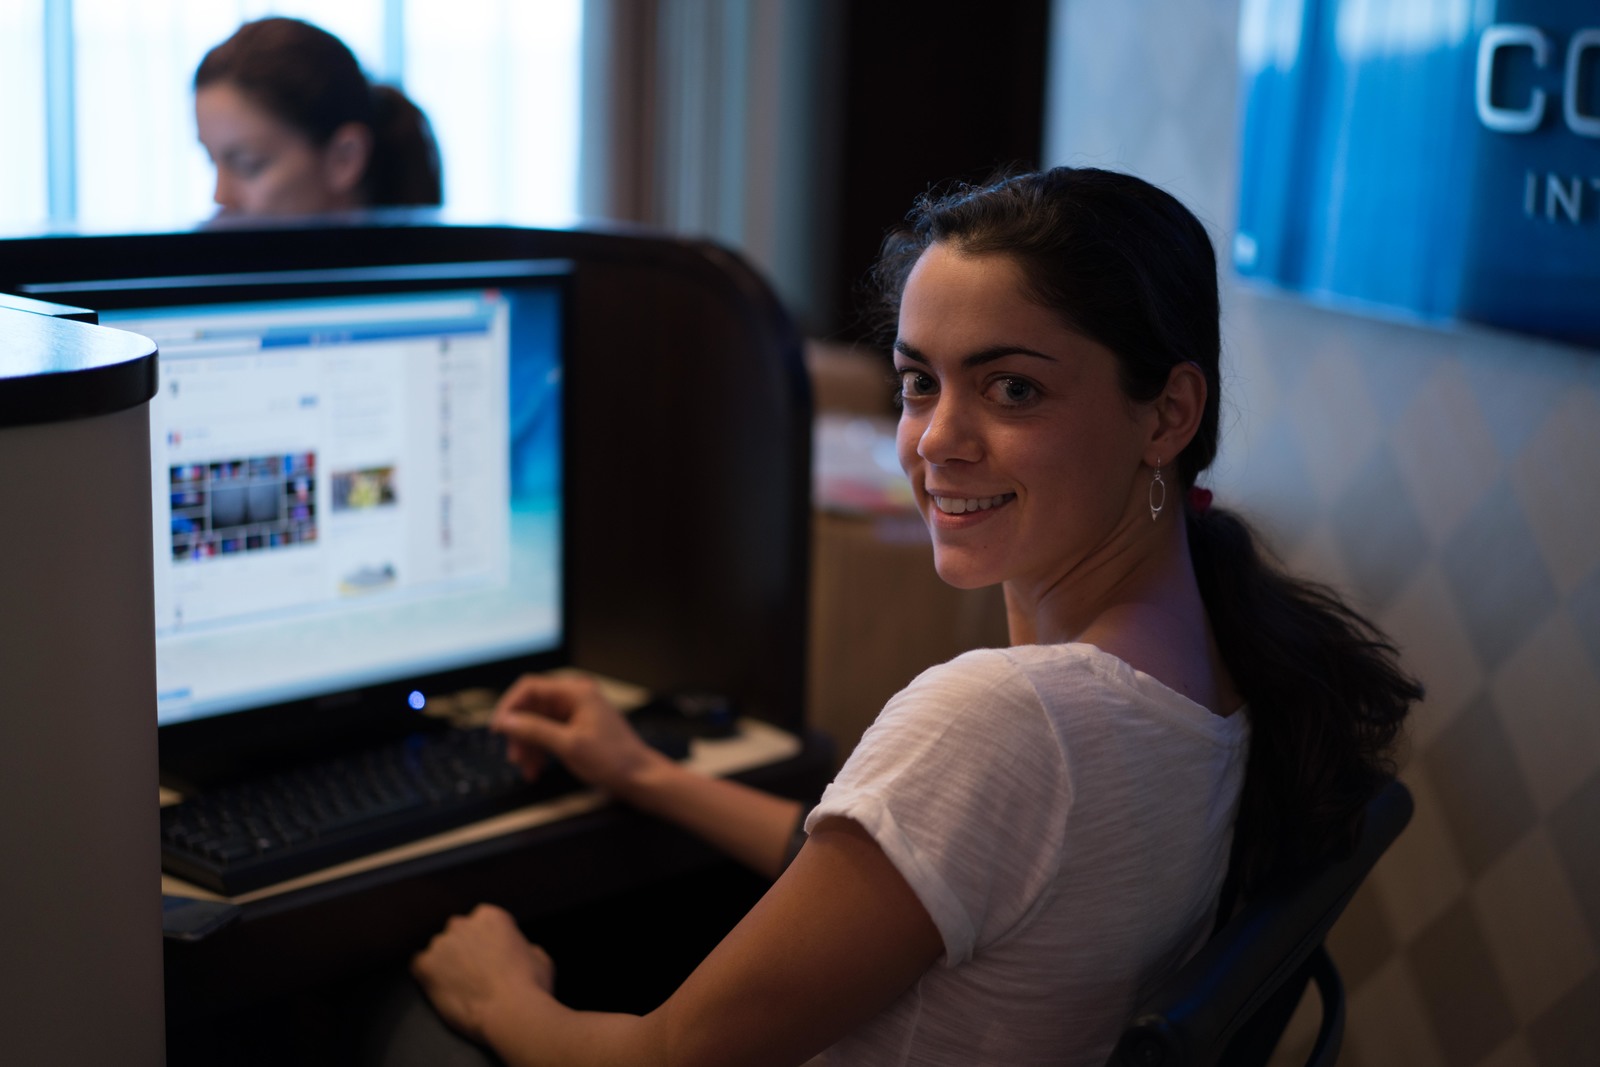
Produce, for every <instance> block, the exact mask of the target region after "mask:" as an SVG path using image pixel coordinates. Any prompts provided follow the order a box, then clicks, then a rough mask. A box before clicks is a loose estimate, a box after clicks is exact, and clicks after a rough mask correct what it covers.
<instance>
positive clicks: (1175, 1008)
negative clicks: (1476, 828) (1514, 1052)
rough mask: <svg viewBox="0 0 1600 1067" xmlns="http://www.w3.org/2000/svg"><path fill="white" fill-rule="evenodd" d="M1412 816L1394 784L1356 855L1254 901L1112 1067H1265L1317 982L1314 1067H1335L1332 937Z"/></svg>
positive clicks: (1170, 982) (1148, 1008)
mask: <svg viewBox="0 0 1600 1067" xmlns="http://www.w3.org/2000/svg"><path fill="white" fill-rule="evenodd" d="M1411 812H1412V801H1411V794H1410V792H1409V791H1407V789H1406V787H1405V786H1404V785H1402V784H1400V783H1399V782H1398V781H1393V782H1390V783H1389V784H1388V785H1387V786H1385V787H1384V788H1383V790H1382V791H1381V792H1379V793H1378V795H1377V796H1376V797H1374V798H1373V799H1372V800H1371V801H1370V802H1369V803H1368V805H1367V813H1366V820H1365V824H1364V825H1363V826H1362V829H1361V836H1360V838H1359V840H1358V841H1357V842H1356V847H1355V849H1354V850H1353V852H1352V854H1351V855H1350V856H1348V857H1347V858H1345V859H1342V860H1339V861H1336V862H1333V863H1330V864H1328V865H1327V866H1325V867H1323V868H1322V869H1321V870H1319V871H1317V872H1316V873H1314V874H1312V875H1311V876H1309V877H1305V878H1301V879H1298V880H1295V881H1292V882H1289V883H1283V884H1278V885H1275V886H1271V887H1269V888H1267V889H1264V890H1263V891H1262V892H1260V893H1258V894H1257V895H1256V896H1255V897H1254V899H1252V900H1250V901H1248V902H1247V903H1246V904H1245V906H1244V907H1243V908H1242V909H1240V911H1239V913H1238V914H1236V915H1235V916H1234V917H1233V918H1232V919H1230V920H1229V921H1228V922H1227V923H1226V924H1225V925H1224V926H1223V927H1222V929H1221V930H1219V931H1217V933H1216V934H1215V935H1214V936H1213V937H1212V938H1211V940H1209V941H1207V942H1206V944H1205V945H1204V946H1203V947H1202V948H1201V949H1200V951H1199V952H1198V953H1196V954H1195V955H1194V957H1193V958H1192V959H1190V960H1189V961H1188V962H1187V963H1185V964H1184V965H1183V966H1182V967H1181V968H1179V969H1178V971H1177V972H1176V973H1175V974H1173V975H1172V977H1171V978H1169V979H1167V980H1166V982H1164V983H1163V984H1162V985H1161V987H1160V988H1159V989H1157V990H1156V991H1155V992H1154V993H1153V994H1151V995H1150V996H1149V997H1147V998H1146V999H1145V1000H1144V1002H1143V1003H1141V1004H1140V1005H1139V1006H1138V1008H1137V1009H1136V1010H1135V1011H1134V1013H1133V1015H1132V1017H1131V1020H1130V1022H1129V1023H1128V1025H1127V1027H1126V1028H1125V1029H1124V1030H1123V1032H1122V1036H1121V1038H1120V1039H1118V1041H1117V1044H1116V1047H1115V1049H1113V1051H1112V1053H1111V1060H1110V1064H1109V1067H1210V1065H1212V1064H1219V1065H1224V1067H1262V1065H1264V1064H1265V1063H1266V1062H1267V1060H1268V1058H1269V1057H1270V1056H1271V1055H1272V1051H1273V1049H1274V1048H1275V1047H1276V1045H1277V1043H1278V1039H1279V1038H1280V1037H1282V1035H1283V1030H1284V1028H1285V1027H1286V1026H1287V1025H1288V1023H1289V1016H1290V1015H1291V1014H1293V1012H1294V1009H1295V1007H1296V1005H1297V1004H1298V1003H1299V1001H1300V997H1301V994H1302V993H1303V992H1304V991H1305V988H1306V985H1307V983H1308V982H1315V983H1316V985H1317V991H1318V994H1319V995H1320V997H1321V999H1322V1024H1321V1026H1320V1027H1319V1029H1318V1031H1317V1037H1316V1042H1315V1043H1314V1045H1313V1046H1312V1050H1311V1053H1310V1056H1309V1058H1308V1059H1307V1061H1306V1063H1307V1067H1331V1065H1332V1064H1333V1062H1334V1060H1335V1059H1336V1058H1337V1057H1338V1055H1339V1044H1340V1041H1341V1039H1342V1037H1343V1035H1344V1015H1345V1005H1344V986H1343V984H1342V983H1341V982H1340V980H1339V972H1338V970H1337V969H1336V968H1335V967H1334V964H1333V960H1332V959H1331V958H1330V957H1329V956H1328V952H1327V949H1326V948H1325V947H1324V945H1323V938H1325V937H1326V936H1327V934H1328V930H1329V928H1331V927H1332V926H1333V923H1334V920H1336V919H1338V918H1339V915H1340V914H1341V913H1342V912H1343V911H1344V908H1345V905H1346V904H1348V903H1349V902H1350V898H1351V896H1353V895H1354V894H1355V891H1356V889H1357V887H1359V886H1360V885H1361V882H1362V880H1363V879H1365V878H1366V876H1367V873H1368V872H1369V871H1371V870H1372V866H1373V864H1374V863H1376V862H1377V861H1378V857H1379V856H1381V855H1383V853H1384V851H1385V850H1386V849H1388V847H1389V845H1390V844H1391V843H1392V842H1393V841H1394V839H1395V838H1396V837H1399V836H1400V831H1401V830H1403V829H1405V826H1406V823H1407V822H1409V821H1410V820H1411Z"/></svg>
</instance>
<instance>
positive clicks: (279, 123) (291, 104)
mask: <svg viewBox="0 0 1600 1067" xmlns="http://www.w3.org/2000/svg"><path fill="white" fill-rule="evenodd" d="M194 88H195V121H196V125H197V126H198V128H199V135H200V143H201V144H202V145H204V146H205V149H206V152H207V153H208V154H209V155H210V156H211V162H212V163H213V164H214V165H215V166H216V168H217V185H216V191H215V193H214V194H213V199H214V200H215V201H216V203H217V206H218V207H219V209H220V214H222V215H224V216H293V215H320V214H326V213H329V212H340V211H354V210H359V209H361V208H366V207H390V206H436V205H438V204H439V203H440V202H441V201H442V199H443V195H442V194H443V182H442V178H441V174H440V164H439V149H438V145H437V143H436V142H435V140H434V137H433V130H432V128H431V127H430V126H429V124H428V119H427V116H425V115H424V114H423V113H422V111H421V110H420V109H419V108H418V107H417V106H416V105H415V104H413V103H412V102H411V101H410V100H409V99H408V98H407V97H406V95H405V94H404V93H402V92H401V91H400V90H399V89H396V88H394V87H393V86H388V85H374V84H372V83H371V82H369V81H368V80H367V77H366V75H365V74H363V73H362V71H361V66H360V64H359V63H357V62H356V57H355V55H354V54H353V53H351V51H350V49H349V48H348V47H346V45H345V44H344V42H343V41H341V40H339V38H337V37H335V36H334V35H333V34H331V33H328V32H327V31H326V30H322V29H319V28H317V27H316V26H313V25H311V24H310V23H307V22H302V21H300V20H299V19H291V18H265V19H260V20H257V21H255V22H247V23H245V24H244V25H243V26H241V27H239V29H238V30H237V31H236V32H235V33H234V34H233V36H231V37H229V38H228V39H227V40H226V41H223V42H222V43H221V44H219V45H217V46H216V47H215V48H212V49H211V51H209V52H207V53H206V56H205V58H204V59H203V60H201V62H200V66H199V68H198V69H197V70H196V71H195V76H194Z"/></svg>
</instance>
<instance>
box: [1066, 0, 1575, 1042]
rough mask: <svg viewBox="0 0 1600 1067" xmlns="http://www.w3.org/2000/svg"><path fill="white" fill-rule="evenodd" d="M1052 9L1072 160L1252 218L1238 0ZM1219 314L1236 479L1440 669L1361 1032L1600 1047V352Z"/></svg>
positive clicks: (1260, 313) (1342, 937)
mask: <svg viewBox="0 0 1600 1067" xmlns="http://www.w3.org/2000/svg"><path fill="white" fill-rule="evenodd" d="M1055 16H1056V18H1055V26H1054V28H1053V35H1054V42H1053V48H1054V50H1053V53H1052V87H1051V92H1052V100H1051V102H1052V105H1053V107H1052V110H1051V112H1050V128H1049V130H1048V132H1047V142H1048V146H1049V147H1048V152H1049V155H1050V161H1051V162H1057V163H1080V164H1081V163H1089V164H1094V165H1099V166H1110V167H1116V168H1119V169H1126V170H1130V171H1133V172H1134V173H1137V174H1140V175H1141V176H1143V177H1146V178H1149V179H1150V180H1152V181H1155V182H1157V183H1158V184H1161V185H1163V186H1164V187H1166V188H1167V189H1169V190H1171V191H1172V192H1173V193H1175V194H1176V195H1178V196H1179V197H1180V198H1182V199H1183V200H1185V202H1187V203H1188V204H1189V205H1190V206H1191V207H1192V208H1194V209H1195V210H1196V212H1197V213H1198V214H1199V215H1200V216H1201V218H1202V219H1203V220H1205V221H1206V222H1207V224H1208V225H1209V226H1210V228H1211V231H1212V237H1213V240H1215V241H1216V243H1217V245H1218V247H1219V248H1220V249H1227V248H1228V247H1230V244H1231V240H1232V220H1233V217H1234V213H1235V209H1234V197H1235V189H1236V183H1237V162H1236V153H1237V129H1236V121H1237V103H1236V97H1235V92H1236V84H1237V78H1236V74H1235V64H1234V60H1235V30H1236V26H1237V17H1238V4H1237V3H1236V2H1232V0H1204V2H1192V0H1057V4H1056V8H1055ZM1224 316H1225V345H1226V350H1225V366H1224V374H1225V378H1224V388H1225V389H1226V390H1228V393H1227V395H1226V396H1225V398H1224V399H1225V405H1226V407H1225V418H1226V419H1227V422H1226V423H1225V434H1226V440H1225V445H1224V451H1223V454H1222V456H1221V458H1220V459H1219V462H1218V464H1217V466H1216V468H1215V469H1214V472H1213V473H1214V477H1213V487H1214V488H1215V490H1216V493H1217V498H1218V502H1219V503H1224V504H1230V505H1233V506H1236V507H1239V508H1241V509H1242V510H1244V511H1246V512H1247V513H1248V514H1250V515H1251V516H1252V517H1253V518H1255V519H1256V520H1257V521H1258V523H1259V524H1260V525H1261V527H1262V529H1263V530H1264V531H1265V532H1267V534H1268V535H1269V537H1270V538H1271V539H1272V541H1273V543H1274V544H1275V546H1276V548H1277V549H1278V550H1279V552H1280V553H1281V554H1282V555H1283V556H1284V557H1285V559H1286V560H1288V561H1289V562H1290V563H1291V564H1292V565H1293V566H1295V567H1297V568H1299V569H1302V570H1303V571H1306V572H1309V573H1311V574H1313V575H1315V576H1317V577H1320V578H1322V579H1324V580H1328V581H1331V582H1333V583H1335V584H1336V585H1338V586H1340V587H1341V588H1342V589H1344V590H1345V591H1346V592H1347V594H1348V595H1350V596H1351V598H1352V599H1353V600H1354V601H1355V602H1356V603H1357V604H1359V605H1360V606H1361V607H1362V608H1363V609H1364V610H1366V611H1368V612H1369V613H1371V614H1372V615H1373V616H1374V617H1375V618H1376V619H1377V620H1378V621H1379V622H1380V624H1381V625H1383V626H1384V627H1385V628H1386V629H1387V630H1388V631H1389V633H1390V635H1391V636H1392V637H1394V638H1395V639H1396V640H1397V642H1398V643H1399V644H1400V645H1401V647H1402V649H1403V650H1404V655H1405V658H1406V660H1407V662H1408V664H1409V666H1410V667H1411V668H1412V669H1413V670H1414V671H1415V672H1416V673H1418V674H1419V675H1420V676H1421V677H1422V678H1423V680H1424V681H1425V682H1426V683H1427V685H1428V688H1429V695H1428V699H1427V701H1426V703H1425V704H1424V705H1423V706H1422V707H1421V708H1420V709H1419V711H1418V713H1417V715H1416V719H1415V721H1414V723H1413V725H1412V730H1411V740H1410V750H1409V752H1408V754H1407V757H1406V763H1405V770H1404V777H1405V779H1406V781H1407V782H1408V784H1409V785H1410V787H1411V789H1412V791H1413V793H1414V794H1415V796H1416V800H1417V815H1416V818H1415V820H1414V822H1413V823H1412V825H1411V827H1410V829H1408V830H1407V832H1406V833H1405V835H1404V836H1403V837H1402V838H1401V839H1400V841H1399V842H1398V843H1397V845H1396V846H1395V848H1394V850H1393V851H1392V852H1391V853H1390V854H1389V855H1388V856H1387V857H1385V859H1384V860H1383V861H1382V863H1381V864H1380V866H1379V867H1378V869H1377V871H1375V872H1374V876H1373V878H1372V879H1371V880H1370V881H1369V882H1368V884H1367V885H1366V886H1365V887H1364V888H1363V889H1362V891H1361V892H1360V894H1358V896H1357V897H1356V899H1355V900H1354V902H1353V903H1352V905H1351V907H1350V910H1349V912H1348V914H1347V915H1346V916H1345V918H1344V919H1343V920H1341V922H1340V925H1339V926H1338V928H1337V929H1336V930H1335V932H1334V935H1333V938H1332V942H1331V947H1332V949H1333V952H1334V955H1335V956H1336V958H1337V959H1338V961H1339V964H1340V968H1341V971H1342V972H1343V974H1344V977H1345V979H1346V984H1347V989H1348V991H1349V995H1350V1020H1349V1029H1348V1032H1347V1036H1346V1042H1345V1052H1344V1054H1343V1056H1342V1058H1341V1061H1340V1062H1341V1063H1343V1064H1351V1065H1359V1067H1387V1065H1395V1067H1402V1065H1403V1067H1432V1065H1440V1067H1455V1065H1461V1067H1513V1065H1533V1067H1567V1065H1577V1064H1584V1065H1589V1064H1592V1063H1594V1062H1596V1056H1595V1053H1594V1038H1593V1035H1592V1033H1591V1031H1592V1028H1593V1026H1594V1024H1595V1022H1596V1020H1600V478H1597V477H1596V474H1597V470H1600V464H1597V462H1596V458H1595V457H1596V456H1597V455H1600V352H1596V351H1585V350H1577V349H1572V348H1566V347H1563V346H1561V345H1557V344H1553V343H1550V342H1547V341H1541V340H1536V339H1530V338H1524V337H1520V336H1516V335H1511V334H1504V333H1496V332H1492V331H1487V330H1480V329H1461V330H1437V329H1430V328H1423V327H1418V326H1415V325H1410V324H1406V323H1402V322H1397V321H1381V320H1378V319H1373V318H1364V317H1357V316H1355V315H1350V314H1343V313H1340V312H1337V311H1332V310H1327V309H1324V308H1319V307H1314V306H1312V305H1309V304H1306V303H1304V302H1302V301H1299V300H1297V299H1295V298H1293V297H1289V296H1285V295H1280V294H1274V293H1269V292H1266V291H1262V290H1259V289H1254V288H1248V287H1245V286H1243V285H1239V284H1234V283H1232V282H1231V281H1230V282H1229V283H1228V284H1227V287H1226V290H1225V292H1224ZM1308 1021H1309V1016H1308ZM1303 1029H1304V1028H1303V1027H1299V1028H1297V1031H1300V1032H1302V1034H1303ZM1286 1059H1287V1058H1286Z"/></svg>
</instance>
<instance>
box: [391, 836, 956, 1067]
mask: <svg viewBox="0 0 1600 1067" xmlns="http://www.w3.org/2000/svg"><path fill="white" fill-rule="evenodd" d="M943 950H944V943H943V940H942V938H941V936H940V933H939V930H938V928H937V927H936V926H935V925H934V923H933V920H932V919H931V918H930V917H929V914H928V912H927V911H926V910H925V909H924V907H923V905H922V903H921V902H920V900H919V899H918V898H917V896H916V894H915V893H914V892H913V890H912V889H911V887H910V886H909V885H908V884H907V882H906V881H905V879H904V878H903V877H902V876H901V875H900V873H899V871H898V870H896V868H895V867H894V865H893V864H892V863H891V862H890V861H889V859H888V857H887V856H885V855H884V853H883V851H882V850H881V849H880V848H879V847H878V845H877V843H876V842H875V841H874V840H873V839H872V837H871V836H870V835H868V834H867V832H866V831H865V830H863V829H861V828H860V827H859V826H857V825H856V824H854V823H852V822H850V821H848V820H845V819H840V818H831V819H825V820H823V821H822V823H821V824H820V825H819V826H818V827H817V828H816V832H815V833H814V834H813V835H812V836H811V838H810V839H809V840H808V841H807V842H806V845H805V847H804V848H803V849H801V850H800V855H799V857H798V858H796V860H795V862H794V863H793V865H791V866H790V867H789V868H788V870H786V871H785V872H784V874H783V876H782V877H781V878H779V879H778V881H777V883H776V884H775V885H774V886H773V887H772V888H771V889H770V890H769V891H768V892H767V894H766V895H765V896H764V897H762V899H761V900H760V901H759V902H758V903H757V904H756V906H755V908H753V909H752V910H751V912H750V914H749V915H747V916H746V917H745V918H744V919H743V920H742V921H741V922H740V923H739V925H738V926H737V927H735V928H734V930H733V932H732V933H730V934H729V935H728V937H727V938H725V939H724V940H723V942H722V943H721V944H720V945H718V946H717V948H716V949H714V950H713V951H712V953H711V954H710V955H709V956H708V957H706V959H705V961H704V962H703V963H701V965H700V966H699V967H698V968H696V970H695V972H694V973H693V974H692V975H690V976H689V978H688V979H687V980H686V981H685V982H684V984H683V985H682V986H681V987H680V988H679V989H678V991H677V992H676V993H674V994H673V995H672V996H671V998H669V999H668V1000H667V1002H666V1003H665V1004H663V1005H662V1006H661V1007H660V1008H657V1009H656V1010H655V1011H653V1012H651V1013H650V1014H649V1015H646V1016H643V1017H639V1016H631V1015H620V1014H612V1013H598V1012H584V1011H574V1010H572V1009H570V1008H567V1007H564V1006H563V1005H562V1004H560V1003H559V1002H557V1001H556V1000H555V999H554V998H553V997H551V996H550V993H549V990H550V987H551V984H552V982H551V971H550V963H549V959H548V957H546V956H545V955H544V953H543V952H541V951H540V950H539V949H537V948H535V947H534V946H531V945H529V944H528V943H527V942H526V941H525V940H523V939H522V937H521V935H520V934H519V933H518V932H517V930H516V927H515V924H514V923H513V922H512V921H511V918H510V916H508V915H507V914H506V913H504V912H502V911H500V910H499V909H497V908H489V907H482V908H479V909H478V910H477V911H475V912H474V913H473V914H472V915H471V916H468V917H465V918H457V919H453V920H451V923H450V925H449V926H448V927H447V928H446V929H445V931H444V932H443V933H441V934H440V935H439V936H438V937H436V938H435V939H434V940H433V942H432V944H430V945H429V947H428V949H427V951H425V952H423V953H422V954H421V955H419V956H418V957H417V958H416V960H415V961H414V962H413V964H412V970H413V972H414V973H415V974H416V976H417V978H418V980H419V981H420V982H421V983H422V987H423V989H424V990H425V991H426V992H427V994H428V996H429V998H430V999H431V1000H432V1001H433V1003H434V1005H435V1006H436V1007H437V1008H438V1009H439V1011H440V1012H441V1014H442V1015H443V1016H444V1018H445V1020H446V1021H447V1022H449V1023H450V1025H452V1026H454V1027H456V1028H457V1029H459V1030H461V1031H462V1032H464V1033H466V1034H467V1035H468V1036H470V1037H473V1038H476V1039H478V1040H480V1041H484V1042H486V1043H488V1044H489V1045H491V1046H492V1047H493V1048H494V1049H495V1051H496V1052H498V1053H499V1054H500V1056H501V1057H502V1058H503V1059H504V1060H505V1061H506V1062H507V1063H509V1064H515V1065H518V1067H522V1065H527V1067H537V1065H550V1067H588V1065H602V1064H616V1065H622V1064H627V1065H657V1064H659V1065H667V1064H695V1065H705V1067H711V1065H721V1067H734V1065H739V1064H748V1065H751V1067H755V1065H766V1064H775V1063H800V1062H802V1061H804V1060H805V1059H806V1058H807V1057H809V1056H811V1055H813V1054H815V1053H816V1052H818V1051H820V1050H821V1049H823V1048H825V1047H826V1046H828V1045H830V1044H832V1043H833V1042H834V1041H836V1040H838V1039H839V1038H840V1037H842V1036H844V1035H845V1034H847V1033H849V1032H850V1031H852V1030H854V1029H855V1028H857V1027H859V1026H861V1025H862V1024H863V1023H865V1022H867V1021H868V1020H870V1019H872V1018H873V1017H874V1016H876V1015H877V1014H878V1013H880V1012H882V1011H883V1010H884V1009H885V1008H887V1007H888V1006H889V1005H890V1004H891V1003H893V1001H894V1000H895V999H896V998H897V997H899V996H900V995H901V994H902V993H903V992H904V991H905V990H906V989H908V988H909V987H910V986H911V985H912V984H913V983H915V982H916V980H917V979H918V977H919V976H920V975H921V974H922V973H923V972H924V971H926V970H927V969H928V968H929V967H930V966H932V965H933V964H934V963H935V962H936V961H937V960H938V958H939V956H940V954H941V953H942V952H943Z"/></svg>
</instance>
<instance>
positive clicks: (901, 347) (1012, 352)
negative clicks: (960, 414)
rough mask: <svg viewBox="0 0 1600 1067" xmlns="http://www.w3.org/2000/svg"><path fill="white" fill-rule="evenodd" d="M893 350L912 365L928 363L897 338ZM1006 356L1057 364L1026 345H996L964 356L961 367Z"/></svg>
mask: <svg viewBox="0 0 1600 1067" xmlns="http://www.w3.org/2000/svg"><path fill="white" fill-rule="evenodd" d="M894 350H895V351H896V352H898V353H900V354H901V355H902V356H905V357H906V358H907V359H909V360H911V361H912V362H914V363H922V364H927V363H928V362H929V359H928V357H927V356H926V355H924V354H923V353H922V352H921V351H920V350H919V349H917V347H916V346H914V345H911V344H908V343H907V342H905V341H903V340H900V339H899V338H896V339H895V342H894ZM1006 356H1032V357H1033V358H1035V359H1043V360H1048V361H1050V362H1051V363H1055V362H1057V360H1056V357H1055V356H1051V355H1047V354H1045V353H1043V352H1040V351H1038V350H1036V349H1032V348H1029V347H1028V346H1026V345H1008V344H998V345H990V346H989V347H988V348H980V349H978V350H977V351H976V352H973V353H972V354H970V355H968V356H965V357H964V358H963V359H962V360H961V365H962V366H963V367H969V368H970V367H979V366H982V365H983V364H985V363H993V362H994V361H995V360H997V359H1004V358H1005V357H1006Z"/></svg>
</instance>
